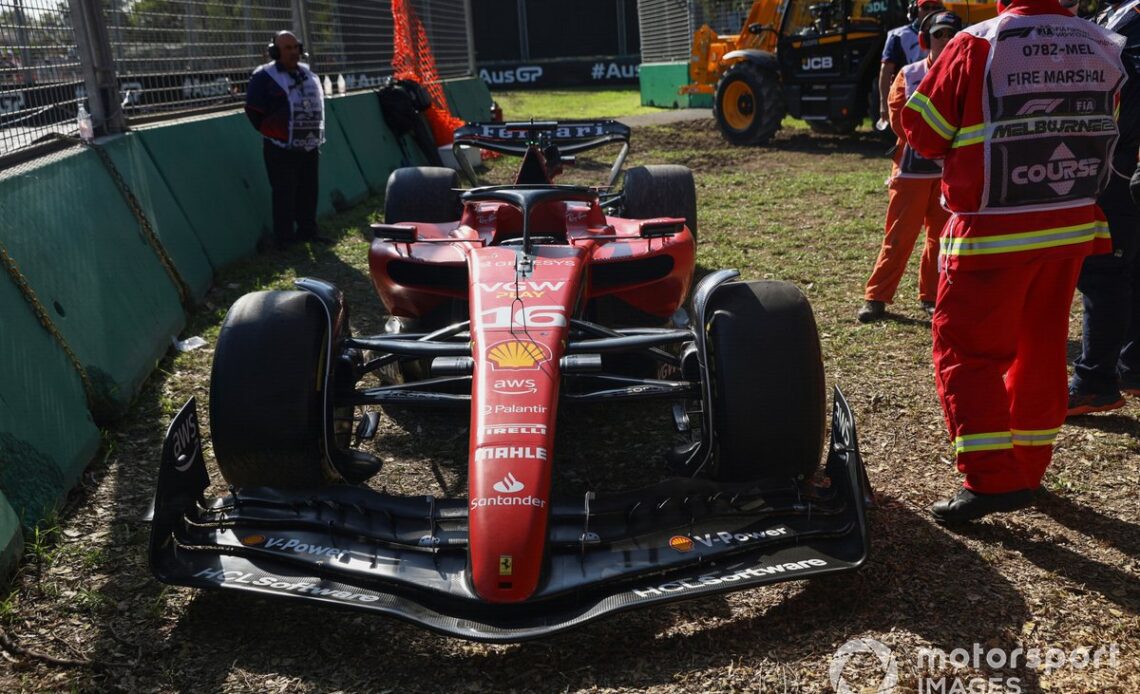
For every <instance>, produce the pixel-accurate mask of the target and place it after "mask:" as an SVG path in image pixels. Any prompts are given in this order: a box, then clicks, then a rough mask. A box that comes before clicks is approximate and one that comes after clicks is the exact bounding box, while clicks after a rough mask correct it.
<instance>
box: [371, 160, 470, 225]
mask: <svg viewBox="0 0 1140 694" xmlns="http://www.w3.org/2000/svg"><path fill="white" fill-rule="evenodd" d="M458 188H459V174H457V173H456V172H455V171H453V170H452V169H445V168H442V167H439V166H413V167H406V168H403V169H396V170H395V171H393V172H392V174H391V175H390V176H388V187H387V188H386V189H385V190H384V223H385V224H398V223H399V222H431V223H440V222H453V221H455V220H457V219H459V216H460V213H461V212H462V207H461V206H460V203H459V192H458V190H457V189H458Z"/></svg>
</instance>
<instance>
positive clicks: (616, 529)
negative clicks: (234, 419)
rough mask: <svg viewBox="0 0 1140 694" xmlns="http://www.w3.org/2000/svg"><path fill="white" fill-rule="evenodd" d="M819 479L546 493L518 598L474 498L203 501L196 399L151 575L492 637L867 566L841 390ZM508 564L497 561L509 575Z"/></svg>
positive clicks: (242, 495) (852, 439) (338, 491)
mask: <svg viewBox="0 0 1140 694" xmlns="http://www.w3.org/2000/svg"><path fill="white" fill-rule="evenodd" d="M826 473H827V476H828V477H829V484H828V485H826V486H824V487H822V488H821V487H819V486H813V487H812V488H810V489H808V488H806V487H795V486H790V485H777V484H757V483H749V484H745V485H739V484H737V485H728V484H718V483H714V482H710V481H707V480H699V479H671V480H666V481H665V482H662V483H660V484H657V485H654V486H652V487H648V488H644V489H640V490H637V491H634V492H627V493H622V494H617V495H613V496H606V497H600V496H599V497H595V496H594V495H593V494H587V495H586V496H585V497H584V498H583V499H582V501H581V502H580V503H570V502H564V501H557V500H556V501H554V502H552V504H551V511H550V513H551V515H550V534H549V537H548V541H547V554H548V556H547V567H548V568H547V571H546V575H545V577H544V580H543V581H542V582H541V584H540V586H539V589H538V591H537V592H536V593H535V594H534V595H533V596H532V597H531V598H529V599H528V600H526V601H525V602H522V603H515V604H492V603H487V602H485V601H483V600H481V599H479V598H478V597H477V596H476V594H475V593H474V591H473V590H472V589H471V587H470V585H469V582H468V580H467V571H468V569H467V553H466V545H467V540H466V521H467V502H466V501H465V500H463V499H437V498H435V497H430V496H429V497H398V496H392V495H387V494H381V493H379V492H375V491H371V490H368V489H363V488H359V487H347V486H345V487H327V488H322V489H318V490H312V491H308V492H297V491H289V492H286V491H282V490H275V489H268V488H261V489H250V490H242V491H240V492H236V493H233V494H229V495H226V496H224V497H221V498H218V499H213V500H206V499H204V498H203V494H204V492H205V490H206V488H207V486H208V485H209V477H208V475H207V472H206V466H205V461H204V460H203V454H202V446H201V440H200V438H199V434H198V426H197V413H196V403H195V401H194V400H191V401H190V402H188V403H187V404H186V405H185V406H184V407H183V408H182V411H181V412H179V414H178V416H177V417H175V419H174V421H173V422H172V423H171V425H170V429H169V431H168V432H167V436H166V440H165V442H164V445H163V454H162V464H161V468H160V470H159V480H158V490H157V492H156V496H155V504H154V514H153V519H152V526H151V542H150V562H151V568H152V570H153V572H154V574H155V576H156V577H157V578H158V579H159V580H161V581H163V582H165V583H171V584H176V585H186V586H194V587H199V588H223V589H229V590H237V591H246V592H251V593H255V594H261V595H273V596H284V597H293V598H303V599H307V600H314V601H319V602H324V603H328V604H333V605H340V606H347V607H353V608H357V609H364V610H368V611H373V612H380V613H384V614H388V615H391V616H394V617H397V618H400V619H403V620H406V621H409V622H412V623H415V624H419V625H421V626H424V627H427V628H429V629H433V630H435V631H438V632H441V633H444V634H447V635H451V636H457V637H461V638H466V639H472V640H477V641H488V642H511V641H522V640H526V639H531V638H536V637H540V636H546V635H550V634H554V633H557V632H560V631H563V630H565V629H568V628H571V627H574V626H577V625H579V624H583V623H585V622H588V621H591V620H594V619H597V618H599V617H602V616H604V615H608V614H612V613H616V612H620V611H624V610H628V609H633V608H636V607H642V606H647V605H653V604H657V603H664V602H669V601H674V600H679V599H687V598H693V597H698V596H702V595H710V594H714V593H723V592H726V591H731V590H739V589H741V588H746V587H751V586H758V585H765V584H770V583H776V582H779V581H786V580H794V579H803V578H809V577H815V576H821V575H824V574H831V573H838V572H841V571H849V570H852V569H856V568H858V567H859V566H860V565H861V564H862V563H863V561H864V560H865V559H866V556H867V548H868V539H867V526H866V518H865V502H866V499H865V495H869V491H870V487H869V485H868V483H867V480H866V476H865V474H866V473H865V470H864V468H863V462H862V459H861V458H860V456H859V451H858V444H857V441H856V435H855V426H854V420H853V418H852V416H851V411H850V408H849V407H848V405H847V402H846V401H845V400H844V398H843V396H842V393H840V392H839V390H838V389H836V391H835V405H834V408H833V412H832V436H831V446H830V450H829V454H828V460H827V466H826ZM510 570H511V566H510V560H509V559H506V560H505V563H504V564H503V565H501V566H500V571H501V572H502V573H503V575H504V576H506V575H509V572H510Z"/></svg>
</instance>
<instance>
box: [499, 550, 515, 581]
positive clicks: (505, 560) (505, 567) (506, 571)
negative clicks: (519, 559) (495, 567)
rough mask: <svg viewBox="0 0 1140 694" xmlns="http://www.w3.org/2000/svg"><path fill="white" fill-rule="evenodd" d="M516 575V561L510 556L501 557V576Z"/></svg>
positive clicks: (502, 555)
mask: <svg viewBox="0 0 1140 694" xmlns="http://www.w3.org/2000/svg"><path fill="white" fill-rule="evenodd" d="M512 573H514V559H513V557H512V556H511V555H510V554H500V555H499V575H500V576H510V575H511V574H512Z"/></svg>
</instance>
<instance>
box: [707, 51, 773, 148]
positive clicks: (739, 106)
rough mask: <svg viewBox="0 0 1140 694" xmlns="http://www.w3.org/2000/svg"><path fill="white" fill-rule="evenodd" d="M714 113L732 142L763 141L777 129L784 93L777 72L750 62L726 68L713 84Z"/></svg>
mask: <svg viewBox="0 0 1140 694" xmlns="http://www.w3.org/2000/svg"><path fill="white" fill-rule="evenodd" d="M713 115H714V116H715V117H716V123H717V125H718V126H719V127H720V132H721V134H723V135H724V139H726V140H728V141H729V142H731V143H732V144H734V145H763V144H767V142H768V140H771V139H772V136H773V135H775V134H776V131H777V130H779V129H780V121H782V120H783V119H784V96H783V93H782V92H781V90H780V80H779V78H778V77H777V76H776V73H774V72H772V71H771V70H765V69H764V68H762V67H759V66H758V65H753V64H752V63H749V62H740V63H737V64H735V65H733V66H732V67H730V68H729V69H728V71H727V72H725V73H724V77H721V78H720V82H718V83H717V85H716V94H715V95H714V97H713Z"/></svg>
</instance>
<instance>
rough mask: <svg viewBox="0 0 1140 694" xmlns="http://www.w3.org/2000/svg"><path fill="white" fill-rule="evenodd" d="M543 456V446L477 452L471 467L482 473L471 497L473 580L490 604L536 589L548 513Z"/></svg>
mask: <svg viewBox="0 0 1140 694" xmlns="http://www.w3.org/2000/svg"><path fill="white" fill-rule="evenodd" d="M545 457H546V449H545V448H544V447H541V446H489V447H485V448H479V449H476V452H475V461H474V463H473V465H475V466H478V467H479V468H480V469H481V473H480V475H479V477H477V478H473V479H476V480H478V481H477V482H475V483H474V484H473V485H472V493H471V496H470V513H469V524H470V533H469V537H470V558H471V578H472V584H473V586H474V588H475V592H476V593H478V594H479V597H481V598H483V599H484V600H486V601H488V602H496V603H508V602H519V601H521V600H526V599H527V598H528V597H530V596H531V595H532V594H533V593H534V591H535V589H536V588H537V586H538V581H539V579H540V577H541V574H542V559H543V552H544V548H545V545H546V528H547V514H548V511H549V503H548V502H547V500H546V499H547V498H548V496H549V475H545V474H543V471H545V470H547V469H548V468H547V463H546V461H545V460H544V458H545ZM543 477H546V479H543Z"/></svg>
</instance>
